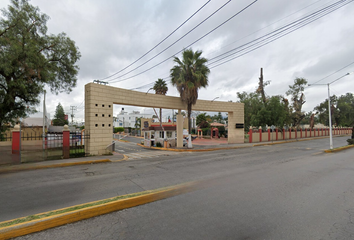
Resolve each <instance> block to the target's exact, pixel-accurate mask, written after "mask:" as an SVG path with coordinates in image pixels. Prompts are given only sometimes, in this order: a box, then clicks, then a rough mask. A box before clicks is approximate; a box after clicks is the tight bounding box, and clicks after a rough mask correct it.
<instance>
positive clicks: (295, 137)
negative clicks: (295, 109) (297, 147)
mask: <svg viewBox="0 0 354 240" xmlns="http://www.w3.org/2000/svg"><path fill="white" fill-rule="evenodd" d="M295 139H297V128H295Z"/></svg>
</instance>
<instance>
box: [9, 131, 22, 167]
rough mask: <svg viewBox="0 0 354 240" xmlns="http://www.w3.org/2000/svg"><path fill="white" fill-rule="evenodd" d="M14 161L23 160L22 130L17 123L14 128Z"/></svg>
mask: <svg viewBox="0 0 354 240" xmlns="http://www.w3.org/2000/svg"><path fill="white" fill-rule="evenodd" d="M11 157H12V162H13V163H20V162H21V131H20V125H18V124H17V125H15V127H14V129H13V130H12V156H11Z"/></svg>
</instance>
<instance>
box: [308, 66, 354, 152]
mask: <svg viewBox="0 0 354 240" xmlns="http://www.w3.org/2000/svg"><path fill="white" fill-rule="evenodd" d="M352 73H353V72H351V73H347V74H344V75H343V76H341V77H339V78H337V79H336V80H334V81H332V82H330V83H326V84H309V85H308V86H313V85H327V87H328V115H329V116H328V118H329V148H330V149H333V136H332V113H331V95H330V91H329V85H331V84H332V83H334V82H336V81H338V80H339V79H341V78H344V77H345V76H348V75H350V74H352Z"/></svg>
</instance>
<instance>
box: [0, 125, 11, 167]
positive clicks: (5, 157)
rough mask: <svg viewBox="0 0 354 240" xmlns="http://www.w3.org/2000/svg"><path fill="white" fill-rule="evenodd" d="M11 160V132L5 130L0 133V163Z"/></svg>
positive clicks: (6, 162) (7, 162)
mask: <svg viewBox="0 0 354 240" xmlns="http://www.w3.org/2000/svg"><path fill="white" fill-rule="evenodd" d="M11 163H13V160H12V134H11V132H6V133H3V134H0V165H1V164H11Z"/></svg>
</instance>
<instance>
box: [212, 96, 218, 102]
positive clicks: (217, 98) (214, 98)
mask: <svg viewBox="0 0 354 240" xmlns="http://www.w3.org/2000/svg"><path fill="white" fill-rule="evenodd" d="M218 98H219V97H216V98H214V99H213V100H211V101H212V102H214V100H215V99H218Z"/></svg>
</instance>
